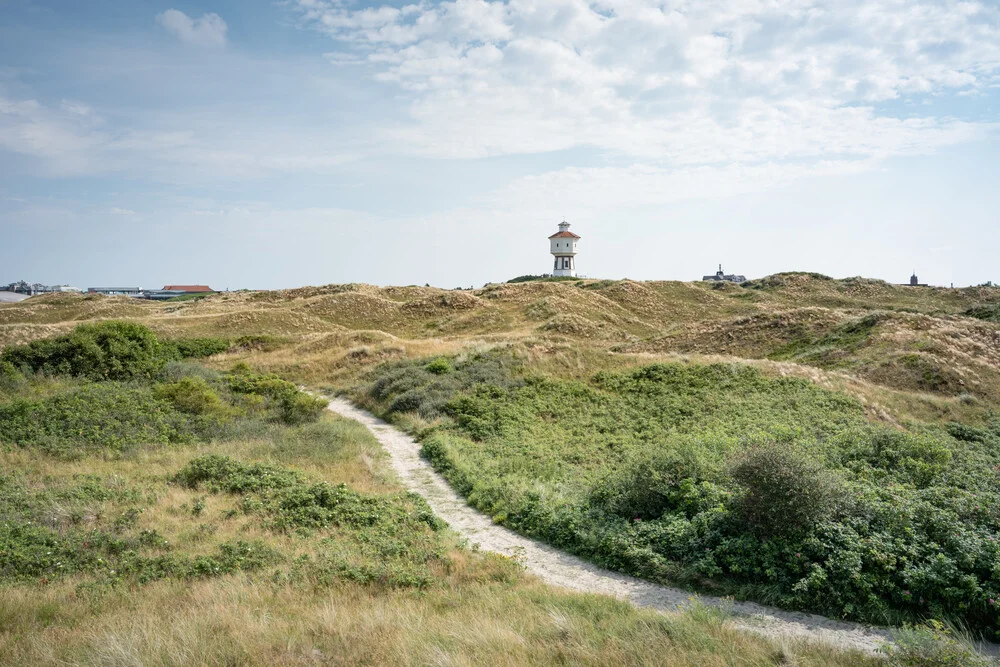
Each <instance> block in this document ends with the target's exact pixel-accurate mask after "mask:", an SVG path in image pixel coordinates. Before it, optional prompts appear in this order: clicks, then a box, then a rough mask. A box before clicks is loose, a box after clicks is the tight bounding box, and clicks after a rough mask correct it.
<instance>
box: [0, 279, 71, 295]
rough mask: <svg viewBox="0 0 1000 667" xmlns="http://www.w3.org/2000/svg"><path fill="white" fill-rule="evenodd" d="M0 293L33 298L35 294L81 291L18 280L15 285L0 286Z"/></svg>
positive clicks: (64, 286) (68, 287)
mask: <svg viewBox="0 0 1000 667" xmlns="http://www.w3.org/2000/svg"><path fill="white" fill-rule="evenodd" d="M0 291H4V292H13V293H14V294H27V295H28V296H33V295H35V294H49V293H50V292H82V291H83V290H81V289H80V288H79V287H70V286H69V285H43V284H41V283H28V282H25V281H23V280H19V281H17V282H16V283H11V284H9V285H4V286H0Z"/></svg>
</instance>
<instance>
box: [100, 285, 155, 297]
mask: <svg viewBox="0 0 1000 667" xmlns="http://www.w3.org/2000/svg"><path fill="white" fill-rule="evenodd" d="M142 293H143V292H142V288H141V287H88V288H87V294H104V295H106V296H134V297H141V296H142Z"/></svg>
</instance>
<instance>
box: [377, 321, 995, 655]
mask: <svg viewBox="0 0 1000 667" xmlns="http://www.w3.org/2000/svg"><path fill="white" fill-rule="evenodd" d="M872 323H873V321H872V320H869V321H859V322H858V323H857V330H858V331H862V330H864V329H865V328H866V327H868V326H869V325H871V324H872ZM843 333H844V334H845V335H849V334H850V335H853V334H852V332H850V331H846V330H845V331H844V332H843ZM506 354H507V355H508V356H507V358H508V359H511V357H510V356H509V353H506ZM484 356H485V359H484V358H479V359H473V358H469V359H460V358H459V359H453V360H452V365H453V369H454V371H453V372H452V373H447V374H444V375H434V374H432V373H430V372H428V371H427V369H426V368H425V366H426V365H427V364H428V363H430V362H431V361H432V360H422V361H420V360H417V361H409V362H405V363H396V364H387V365H385V366H383V367H380V368H379V369H376V370H375V371H374V372H373V373H372V375H371V379H372V384H371V385H370V386H369V389H368V397H369V398H370V399H371V400H372V401H373V402H375V403H376V405H377V406H379V407H381V408H382V410H383V412H384V413H386V414H388V415H389V416H391V415H392V414H393V413H394V412H397V411H399V410H407V411H408V410H416V411H418V412H420V414H421V415H426V416H431V417H434V416H441V415H444V416H445V417H449V419H443V420H441V421H440V422H439V423H438V424H437V425H435V427H434V428H433V429H428V430H427V431H426V432H424V433H423V434H422V441H423V447H422V450H421V454H422V455H423V456H424V457H425V458H427V459H428V460H429V461H430V462H431V463H432V464H433V465H434V467H435V468H436V469H437V470H439V471H440V472H441V473H442V474H443V475H444V476H445V477H447V478H448V480H449V481H450V482H451V483H452V485H453V486H454V487H455V488H456V490H458V491H459V492H460V493H462V494H463V495H464V496H465V497H466V498H467V499H468V502H469V503H470V504H472V505H473V506H475V507H477V508H479V509H481V510H482V511H483V512H485V513H487V514H489V515H490V516H491V517H493V519H494V520H495V521H497V522H498V523H502V524H504V525H506V526H509V527H511V528H513V529H515V530H518V531H520V532H522V533H524V534H526V535H529V536H532V537H535V538H538V539H541V540H543V541H546V542H548V543H549V544H552V545H555V546H558V547H561V548H564V549H567V550H570V551H573V552H575V553H578V554H580V555H582V556H585V557H587V558H590V559H592V560H593V561H595V562H597V563H599V564H601V565H604V566H606V567H610V568H613V569H617V570H621V571H624V572H628V573H629V574H633V575H637V576H644V577H649V578H652V579H656V580H662V581H668V582H672V583H678V582H683V583H688V584H693V585H704V584H705V582H706V581H707V580H711V582H712V584H711V585H712V589H713V590H714V591H715V592H719V591H725V592H728V593H732V594H738V595H741V596H746V597H750V598H755V599H759V600H763V601H767V602H769V603H771V604H778V605H782V606H786V607H791V608H796V609H809V610H813V611H817V612H820V613H824V614H827V615H832V616H840V617H849V618H854V619H861V620H866V621H869V622H876V623H886V622H887V619H889V621H888V622H900V621H901V620H903V619H909V620H918V619H924V618H927V617H928V616H934V617H938V618H948V619H955V620H958V621H960V622H963V623H965V624H967V625H968V626H969V627H972V628H974V629H975V630H977V631H984V632H986V633H988V634H990V636H998V635H1000V623H998V618H1000V617H998V610H1000V570H997V568H996V563H997V562H1000V513H998V510H997V508H998V507H1000V491H998V489H1000V425H991V426H979V427H975V428H973V427H969V426H967V425H956V424H952V425H950V426H948V427H946V428H944V427H942V428H938V427H926V426H919V425H907V427H906V428H905V429H904V428H898V427H889V426H885V425H875V424H871V423H869V422H868V421H867V419H866V417H865V411H864V408H863V407H862V406H861V405H860V404H859V403H858V402H857V401H855V400H854V399H852V398H850V397H848V396H846V395H844V394H838V393H835V392H831V391H827V390H824V389H821V388H819V387H817V386H815V385H813V384H811V383H809V382H807V381H804V380H799V379H790V378H781V379H772V378H768V377H766V376H764V375H763V374H761V373H760V372H758V371H756V370H754V369H753V368H750V367H747V366H741V365H736V364H713V365H708V366H702V365H697V364H655V365H652V366H647V367H644V368H639V369H636V370H632V371H628V372H620V373H613V372H602V373H598V374H596V375H595V376H594V377H592V378H591V379H590V380H589V381H586V382H582V381H577V380H561V379H554V378H543V377H528V378H523V377H520V369H519V368H518V366H517V364H516V360H512V361H510V362H509V363H503V362H502V359H504V357H503V353H499V352H492V353H489V355H484ZM473 378H477V379H478V378H482V379H484V380H485V381H484V382H482V383H479V384H477V383H476V382H475V381H473ZM761 442H764V443H773V444H770V445H768V446H767V447H757V448H754V447H751V446H750V444H751V443H761ZM726 461H730V462H731V463H730V464H729V465H726ZM729 473H732V474H729Z"/></svg>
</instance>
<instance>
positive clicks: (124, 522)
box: [0, 474, 280, 584]
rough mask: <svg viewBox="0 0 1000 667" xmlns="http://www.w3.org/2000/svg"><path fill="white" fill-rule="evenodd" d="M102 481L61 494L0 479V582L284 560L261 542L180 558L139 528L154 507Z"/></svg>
mask: <svg viewBox="0 0 1000 667" xmlns="http://www.w3.org/2000/svg"><path fill="white" fill-rule="evenodd" d="M102 481H103V480H100V479H98V478H94V477H88V478H84V479H83V480H80V481H79V482H77V483H75V484H71V485H66V486H62V487H60V486H56V487H55V488H41V489H40V488H37V487H34V488H33V487H31V486H29V485H28V483H27V480H26V479H24V478H23V477H16V476H13V475H8V474H0V581H4V582H12V581H39V580H40V581H41V582H42V583H45V582H48V581H52V580H54V579H58V578H61V577H65V576H69V575H74V574H88V575H92V576H95V577H97V578H98V579H99V580H101V581H102V582H103V583H104V584H113V583H116V582H123V581H134V582H137V583H148V582H150V581H155V580H158V579H165V578H194V577H212V576H220V575H224V574H230V573H233V572H237V571H247V572H251V571H255V570H259V569H261V568H263V567H266V566H268V565H271V564H273V563H275V562H277V561H278V560H280V556H279V555H278V554H277V552H275V551H274V550H273V549H271V548H270V547H268V546H266V545H264V544H262V543H260V542H248V541H243V540H238V541H234V542H224V543H221V544H219V545H218V547H217V549H216V550H215V551H214V552H213V553H210V554H206V555H199V556H193V555H189V554H183V553H177V552H176V551H175V550H174V548H173V547H172V545H170V543H169V542H168V541H167V540H165V539H164V538H163V536H162V535H160V534H159V533H158V532H157V531H155V530H148V529H146V530H140V529H139V528H137V523H138V520H139V517H140V516H141V514H142V513H143V511H144V509H146V508H147V507H148V506H149V504H150V502H149V501H150V499H149V498H147V497H146V496H145V495H144V494H142V493H141V492H138V491H136V490H134V489H129V488H119V489H114V488H112V489H108V488H106V487H104V486H103V485H102V484H101V482H102Z"/></svg>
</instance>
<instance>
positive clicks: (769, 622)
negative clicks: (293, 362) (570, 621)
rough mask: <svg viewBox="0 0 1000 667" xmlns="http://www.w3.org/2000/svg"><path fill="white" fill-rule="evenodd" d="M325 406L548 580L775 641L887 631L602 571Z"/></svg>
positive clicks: (343, 408) (878, 637)
mask: <svg viewBox="0 0 1000 667" xmlns="http://www.w3.org/2000/svg"><path fill="white" fill-rule="evenodd" d="M329 409H330V410H331V411H332V412H334V413H336V414H338V415H341V416H342V417H346V418H348V419H353V420H355V421H358V422H360V423H361V424H363V425H364V426H366V427H367V428H368V429H369V430H370V431H371V432H372V433H373V434H374V435H375V437H376V438H377V439H378V441H379V442H380V443H381V444H382V446H383V447H384V448H385V449H386V451H387V452H388V453H389V456H390V459H391V461H392V467H393V469H394V470H395V471H396V474H397V475H398V476H399V478H400V480H401V481H402V483H403V485H404V486H405V487H406V488H407V489H409V490H410V491H415V492H416V493H419V494H420V495H421V496H423V497H424V498H425V499H426V500H427V502H428V503H429V504H430V506H431V509H433V510H434V512H435V514H437V515H438V516H439V517H441V518H442V519H444V520H445V521H447V522H448V524H449V525H450V526H451V527H452V528H453V529H454V530H456V531H458V533H460V534H461V535H462V536H463V537H465V538H466V539H468V541H469V543H470V544H478V545H479V546H480V548H482V549H484V550H488V551H494V552H497V553H501V554H504V555H506V556H512V557H516V558H517V559H518V560H519V561H520V562H522V563H523V564H524V566H525V568H526V569H527V571H528V572H531V573H532V574H534V575H535V576H537V577H539V578H540V579H542V580H544V581H545V582H547V583H550V584H554V585H556V586H562V587H563V588H568V589H571V590H575V591H581V592H584V593H602V594H605V595H611V596H614V597H616V598H620V599H625V600H628V601H629V602H631V603H632V604H634V605H636V606H638V607H649V608H652V609H657V610H659V611H663V612H668V611H675V610H677V609H678V608H682V607H684V606H685V605H689V604H691V602H692V601H693V600H699V601H701V602H703V603H705V604H709V605H725V606H727V607H731V609H732V611H733V613H734V614H735V615H736V619H735V620H734V623H735V624H736V625H737V626H738V627H741V628H743V629H745V630H748V631H750V632H754V633H757V634H760V635H764V636H767V637H771V638H775V639H779V640H780V639H802V640H810V641H817V642H823V643H827V644H832V645H835V646H837V647H840V648H846V649H858V650H862V651H866V652H869V653H871V652H874V651H875V650H876V649H877V648H878V647H879V646H880V645H882V644H884V643H885V642H886V641H888V640H890V639H891V632H890V630H888V629H884V628H873V627H869V626H864V625H860V624H856V623H845V622H842V621H834V620H831V619H828V618H825V617H823V616H817V615H814V614H804V613H798V612H794V611H785V610H781V609H775V608H772V607H765V606H763V605H759V604H755V603H753V602H731V601H729V600H723V599H721V598H716V597H710V596H701V595H696V594H694V593H691V592H690V591H684V590H681V589H679V588H670V587H669V586H661V585H659V584H654V583H651V582H648V581H643V580H642V579H636V578H634V577H629V576H627V575H624V574H619V573H617V572H611V571H609V570H605V569H603V568H600V567H598V566H596V565H593V564H591V563H588V562H586V561H584V560H581V559H579V558H577V557H575V556H571V555H569V554H567V553H564V552H562V551H559V550H558V549H554V548H552V547H549V546H546V545H545V544H542V543H540V542H536V541H535V540H532V539H529V538H527V537H524V536H522V535H519V534H517V533H515V532H513V531H512V530H509V529H507V528H504V527H503V526H498V525H496V524H494V523H493V521H492V520H491V519H490V518H489V517H487V516H485V515H484V514H481V513H480V512H478V511H477V510H475V509H473V508H471V507H470V506H469V505H467V504H466V502H465V500H464V499H463V498H462V497H461V496H459V495H458V494H457V493H455V491H454V490H453V489H452V488H451V486H450V485H449V484H448V482H447V481H446V480H445V479H444V478H443V477H442V476H441V475H439V474H438V473H437V472H436V471H435V470H434V469H433V468H432V467H431V465H430V464H429V463H428V462H427V461H425V460H424V459H422V458H421V457H420V444H419V443H418V442H417V441H416V440H414V439H413V438H411V437H410V436H408V435H406V434H405V433H402V432H401V431H399V430H398V429H396V428H395V427H393V426H391V425H389V424H388V423H386V422H384V421H382V420H381V419H379V418H377V417H375V416H374V415H372V414H370V413H368V412H365V411H364V410H361V409H359V408H356V407H355V406H354V405H352V404H351V403H350V402H349V401H347V400H346V399H344V398H336V399H334V400H332V401H331V402H330V406H329Z"/></svg>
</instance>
